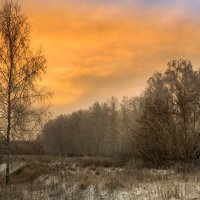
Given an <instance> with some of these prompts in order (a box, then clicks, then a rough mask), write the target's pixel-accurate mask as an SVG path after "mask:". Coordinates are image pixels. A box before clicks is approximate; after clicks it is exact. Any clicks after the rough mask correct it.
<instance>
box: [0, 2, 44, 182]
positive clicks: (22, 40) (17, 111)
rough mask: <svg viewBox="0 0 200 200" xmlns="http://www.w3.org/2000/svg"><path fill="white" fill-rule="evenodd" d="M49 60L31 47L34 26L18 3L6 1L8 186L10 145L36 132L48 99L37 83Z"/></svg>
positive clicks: (0, 82) (3, 103)
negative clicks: (40, 103) (31, 31)
mask: <svg viewBox="0 0 200 200" xmlns="http://www.w3.org/2000/svg"><path fill="white" fill-rule="evenodd" d="M45 63H46V60H45V58H44V57H43V55H42V54H41V52H40V51H38V52H36V53H33V52H32V50H31V48H30V25H29V23H28V22H27V18H26V17H25V15H24V14H23V13H22V11H21V8H20V5H19V4H18V2H17V1H15V0H7V1H4V2H3V4H2V7H1V10H0V118H1V124H0V133H1V134H2V135H3V136H4V138H5V141H6V147H7V153H6V154H7V159H6V184H9V182H10V180H9V179H10V178H9V172H10V144H11V140H12V139H17V138H26V137H27V136H26V134H27V133H32V132H33V130H34V131H35V130H36V125H38V123H35V122H36V119H37V122H38V120H40V119H41V114H42V113H43V111H44V110H43V109H39V108H37V106H38V105H39V101H40V100H42V99H43V97H44V96H45V95H44V94H43V92H42V90H40V89H39V87H38V85H37V82H38V79H40V78H41V75H42V74H43V73H44V72H45V68H46V67H45Z"/></svg>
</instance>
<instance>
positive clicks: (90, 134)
mask: <svg viewBox="0 0 200 200" xmlns="http://www.w3.org/2000/svg"><path fill="white" fill-rule="evenodd" d="M136 102H137V98H126V97H124V99H123V101H122V102H119V101H118V100H117V98H115V97H112V98H110V99H108V100H107V101H106V102H104V103H99V102H95V103H94V104H93V105H92V106H91V107H89V108H88V109H87V110H79V111H77V112H73V113H72V114H69V115H61V116H59V117H58V118H56V119H54V120H50V121H49V122H48V123H47V124H46V125H45V127H44V130H43V135H42V136H41V138H40V141H41V142H42V143H43V144H44V151H45V152H46V153H50V154H60V155H67V156H96V155H98V156H112V157H119V156H121V155H124V154H129V153H130V152H129V149H130V148H129V147H130V146H131V145H132V144H131V141H130V139H129V138H130V137H131V135H132V129H133V127H134V122H135V115H136V113H137V111H136V109H137V108H136Z"/></svg>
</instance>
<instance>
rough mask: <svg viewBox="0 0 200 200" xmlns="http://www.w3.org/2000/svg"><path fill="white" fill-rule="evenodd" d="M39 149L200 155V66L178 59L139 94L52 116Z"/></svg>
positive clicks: (155, 157)
mask: <svg viewBox="0 0 200 200" xmlns="http://www.w3.org/2000/svg"><path fill="white" fill-rule="evenodd" d="M36 144H37V145H38V148H34V149H35V150H36V149H37V151H36V152H37V153H44V154H55V155H63V156H103V157H104V156H105V157H115V158H139V159H142V160H143V161H146V162H153V163H159V164H160V163H164V162H169V161H172V162H176V161H183V162H190V161H196V160H198V159H199V157H200V71H196V70H194V69H193V66H192V63H191V62H190V61H186V60H173V61H171V62H169V63H168V64H167V68H166V70H165V71H164V72H163V73H155V74H154V75H153V76H152V77H150V78H149V80H148V82H147V86H146V88H145V90H144V91H143V92H142V94H141V95H140V96H139V97H124V98H123V99H122V100H121V101H119V100H118V99H117V98H115V97H111V98H109V99H108V100H107V101H105V102H103V103H99V102H98V101H96V102H95V103H94V104H93V105H91V106H90V107H89V108H88V109H86V110H79V111H76V112H73V113H71V114H67V115H61V116H59V117H57V118H56V119H52V120H50V121H48V122H47V123H46V124H45V126H44V128H43V132H42V134H41V135H39V136H38V138H37V139H36V141H35V145H36Z"/></svg>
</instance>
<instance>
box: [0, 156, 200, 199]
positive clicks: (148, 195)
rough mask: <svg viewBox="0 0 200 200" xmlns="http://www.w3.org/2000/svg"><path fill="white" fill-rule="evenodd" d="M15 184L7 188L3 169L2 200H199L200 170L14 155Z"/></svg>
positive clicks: (186, 166) (0, 168)
mask: <svg viewBox="0 0 200 200" xmlns="http://www.w3.org/2000/svg"><path fill="white" fill-rule="evenodd" d="M11 169H12V170H11V181H12V185H11V186H9V187H5V186H4V171H5V164H4V159H2V163H1V165H0V174H1V177H0V181H1V187H0V200H8V199H12V200H15V199H16V200H18V199H19V200H20V199H22V200H24V199H27V200H32V199H33V200H40V199H41V200H49V199H52V200H66V199H67V200H68V199H69V200H81V199H87V200H95V199H97V200H106V199H107V200H114V199H116V200H132V199H133V200H134V199H141V200H149V199H150V200H151V199H152V200H154V199H155V200H168V199H169V200H175V199H181V200H182V199H183V200H184V199H188V200H189V199H191V200H192V199H193V200H194V199H200V168H199V167H198V166H195V165H192V164H181V163H180V164H175V165H173V166H172V167H169V168H155V167H151V168H150V167H148V168H147V167H145V166H144V165H142V164H141V163H140V162H135V161H129V162H124V161H118V160H114V159H110V158H64V157H56V156H13V158H12V165H11Z"/></svg>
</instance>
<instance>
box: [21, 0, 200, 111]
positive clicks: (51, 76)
mask: <svg viewBox="0 0 200 200" xmlns="http://www.w3.org/2000/svg"><path fill="white" fill-rule="evenodd" d="M19 2H20V4H21V7H22V9H23V11H24V12H25V14H26V16H27V17H28V19H29V22H30V24H31V32H32V33H31V35H32V43H33V46H34V47H41V48H42V50H43V53H44V55H45V56H46V58H47V61H48V65H47V66H48V69H47V74H46V75H45V77H44V80H43V85H45V86H46V88H48V89H49V90H50V91H52V93H53V97H52V100H51V101H52V105H53V111H54V113H55V114H56V115H57V114H61V113H68V112H71V111H73V110H77V109H79V108H85V107H87V106H89V105H91V104H92V103H93V102H94V101H95V100H100V101H103V100H105V99H107V98H108V97H110V96H117V97H122V96H134V95H139V94H140V93H141V92H142V90H143V89H144V88H145V85H146V81H147V80H148V78H149V77H150V76H151V75H152V74H153V73H154V72H156V71H161V70H163V69H164V68H165V67H166V64H167V62H168V61H170V60H171V59H179V58H183V59H189V60H191V61H192V63H193V64H194V66H195V67H199V66H200V22H199V20H198V19H199V15H200V14H199V9H200V2H199V1H198V0H191V1H187V0H168V1H167V0H163V1H158V0H152V1H149V0H115V1H114V0H107V1H106V0H73V1H70V0H57V1H55V0H40V1H39V0H34V1H33V0H21V1H19Z"/></svg>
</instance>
